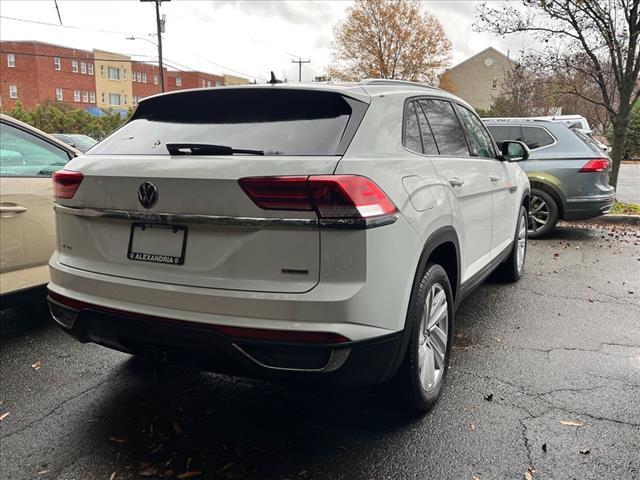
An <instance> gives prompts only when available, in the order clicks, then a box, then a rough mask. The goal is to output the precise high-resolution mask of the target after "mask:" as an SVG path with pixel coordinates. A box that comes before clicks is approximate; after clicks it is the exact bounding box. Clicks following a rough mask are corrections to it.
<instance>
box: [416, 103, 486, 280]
mask: <svg viewBox="0 0 640 480" xmlns="http://www.w3.org/2000/svg"><path fill="white" fill-rule="evenodd" d="M416 104H417V105H418V106H419V107H420V108H419V113H420V114H421V115H423V116H424V117H423V118H424V120H425V122H424V123H425V124H426V125H428V128H429V131H428V132H427V133H426V134H425V136H426V137H427V138H428V137H429V136H432V137H433V140H434V143H435V145H436V146H437V149H438V155H437V156H434V157H432V160H433V164H434V167H435V169H436V172H437V174H438V176H439V177H440V179H441V181H442V182H443V184H444V185H445V188H446V189H447V193H448V197H449V201H450V203H451V208H452V210H453V224H454V227H455V228H456V232H457V234H458V240H459V242H460V247H461V253H462V255H461V256H462V262H461V264H462V265H461V277H462V278H461V282H463V283H464V282H465V281H467V280H469V279H470V278H471V277H472V276H473V275H475V274H476V273H478V272H479V271H480V270H481V269H482V268H483V267H484V266H486V265H487V264H489V263H490V261H491V256H490V249H491V216H492V192H493V187H492V184H491V180H490V179H489V175H488V174H487V171H486V170H485V168H484V167H483V165H482V161H481V160H480V159H478V158H477V157H472V156H471V154H470V150H469V145H468V143H467V140H466V136H465V133H464V130H463V128H462V125H461V124H460V121H459V119H458V116H457V114H456V112H455V110H454V107H453V104H452V103H451V102H449V101H448V100H442V99H436V98H423V99H420V100H418V101H417V102H416ZM423 130H424V127H423ZM423 134H424V133H423Z"/></svg>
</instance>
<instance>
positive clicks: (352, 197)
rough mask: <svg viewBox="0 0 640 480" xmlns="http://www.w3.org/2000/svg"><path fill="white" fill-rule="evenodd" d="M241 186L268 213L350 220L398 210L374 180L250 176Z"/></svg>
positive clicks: (342, 176)
mask: <svg viewBox="0 0 640 480" xmlns="http://www.w3.org/2000/svg"><path fill="white" fill-rule="evenodd" d="M238 183H239V184H240V186H241V187H242V189H243V190H244V191H245V193H246V194H247V195H248V196H249V198H251V200H253V202H254V203H255V204H256V205H258V206H259V207H260V208H263V209H265V210H305V211H315V212H316V213H317V215H318V217H319V218H347V219H360V218H370V217H377V216H380V215H388V214H391V213H395V212H397V211H398V210H397V208H396V206H395V205H394V204H393V202H392V201H391V200H390V199H389V197H387V195H386V194H385V193H384V192H383V191H382V189H381V188H380V187H379V186H378V185H376V184H375V182H373V180H370V179H368V178H366V177H361V176H358V175H318V176H310V177H247V178H241V179H240V180H238Z"/></svg>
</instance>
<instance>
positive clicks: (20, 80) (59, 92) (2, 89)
mask: <svg viewBox="0 0 640 480" xmlns="http://www.w3.org/2000/svg"><path fill="white" fill-rule="evenodd" d="M0 52H1V53H0V107H1V108H2V110H4V111H6V110H11V109H12V108H13V107H14V106H15V105H16V103H17V102H18V101H20V102H21V103H22V105H23V106H24V107H25V108H27V109H31V108H34V107H35V106H37V105H39V104H40V103H43V102H46V101H51V102H65V103H69V104H73V105H75V106H77V107H78V108H86V107H94V106H95V105H96V88H95V78H94V77H95V64H94V56H93V52H89V51H86V50H78V49H74V48H66V47H61V46H58V45H52V44H48V43H43V42H32V41H22V42H12V41H2V42H0Z"/></svg>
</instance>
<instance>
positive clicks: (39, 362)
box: [0, 225, 640, 480]
mask: <svg viewBox="0 0 640 480" xmlns="http://www.w3.org/2000/svg"><path fill="white" fill-rule="evenodd" d="M0 321H1V324H0V325H1V328H2V349H1V351H0V402H1V403H0V418H2V420H1V421H0V472H2V477H3V478H6V479H12V480H13V479H29V478H42V479H61V480H62V479H64V480H74V479H78V480H80V479H82V480H86V479H105V480H120V479H129V478H131V479H133V478H135V479H138V478H196V479H199V478H231V479H233V478H255V479H258V478H259V479H280V478H288V479H311V478H315V479H325V478H326V479H377V478H402V479H404V478H420V479H427V478H434V479H456V480H459V479H470V480H471V479H483V480H484V479H529V478H533V479H581V480H583V479H634V478H635V479H637V478H640V455H638V452H639V451H640V228H639V227H602V226H598V227H596V226H588V225H572V226H563V227H562V228H560V229H559V230H558V231H557V232H556V233H555V234H554V236H553V237H552V238H550V239H548V240H540V241H532V242H530V247H529V253H528V262H527V271H526V275H525V276H524V278H523V279H522V281H521V282H520V283H518V284H516V285H502V284H499V283H496V282H495V281H493V280H489V281H488V282H486V283H485V284H484V285H483V286H481V287H480V288H479V289H478V290H477V291H476V292H475V293H474V294H473V295H472V296H471V297H469V298H468V299H467V300H466V301H465V302H464V303H463V304H462V306H461V308H460V310H459V311H458V315H457V325H456V339H455V345H454V352H453V357H452V362H451V366H450V371H449V377H448V385H447V386H446V388H445V390H444V393H443V396H442V398H441V400H440V402H439V403H438V405H437V406H436V408H435V409H434V410H433V411H432V412H431V413H430V414H429V415H427V416H424V417H422V418H415V417H411V416H410V415H407V414H405V413H403V412H401V411H398V410H397V409H396V408H394V406H393V403H392V401H391V400H390V399H389V398H388V397H387V396H385V395H382V394H380V392H379V391H378V390H377V389H366V390H358V391H318V390H310V389H307V388H305V389H302V388H299V387H298V388H296V387H290V386H283V385H272V384H268V383H264V382H261V381H256V380H246V379H237V378H224V377H220V376H216V375H213V374H206V373H199V372H197V371H194V370H190V369H185V368H179V367H170V368H166V369H160V370H158V369H153V368H148V367H145V366H144V365H141V364H139V363H138V362H136V361H134V360H132V359H130V358H129V357H128V356H127V355H124V354H120V353H117V352H113V351H110V350H107V349H104V348H101V347H99V346H97V345H81V344H79V343H76V342H75V341H73V340H72V339H71V338H68V337H67V336H66V335H65V334H64V333H62V332H61V331H59V330H58V329H57V328H55V327H54V326H53V325H52V324H51V322H50V321H49V320H48V319H47V316H46V313H44V312H42V311H38V310H37V309H33V310H30V311H27V310H15V311H4V312H3V313H2V318H1V319H0Z"/></svg>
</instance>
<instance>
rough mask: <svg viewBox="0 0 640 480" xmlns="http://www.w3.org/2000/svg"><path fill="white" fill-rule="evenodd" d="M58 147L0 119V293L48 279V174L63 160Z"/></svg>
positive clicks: (51, 235) (51, 229) (51, 237)
mask: <svg viewBox="0 0 640 480" xmlns="http://www.w3.org/2000/svg"><path fill="white" fill-rule="evenodd" d="M69 159H70V157H69V154H68V153H67V152H66V151H65V150H63V149H62V148H60V147H58V146H56V145H54V144H52V143H49V142H47V141H45V140H44V139H42V138H40V137H39V136H36V135H35V134H33V133H31V132H28V131H27V130H23V129H21V128H19V127H17V126H14V125H12V124H9V123H5V122H0V293H1V294H5V293H11V292H14V291H17V290H22V289H24V288H29V287H32V286H36V285H40V284H43V283H46V282H47V281H48V268H47V263H48V261H49V257H50V256H51V253H52V252H53V250H54V248H55V224H54V214H53V205H52V203H53V197H52V192H51V188H52V187H51V175H52V174H53V172H54V171H55V170H58V169H60V168H62V167H63V166H64V165H65V164H66V163H67V162H68V161H69Z"/></svg>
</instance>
